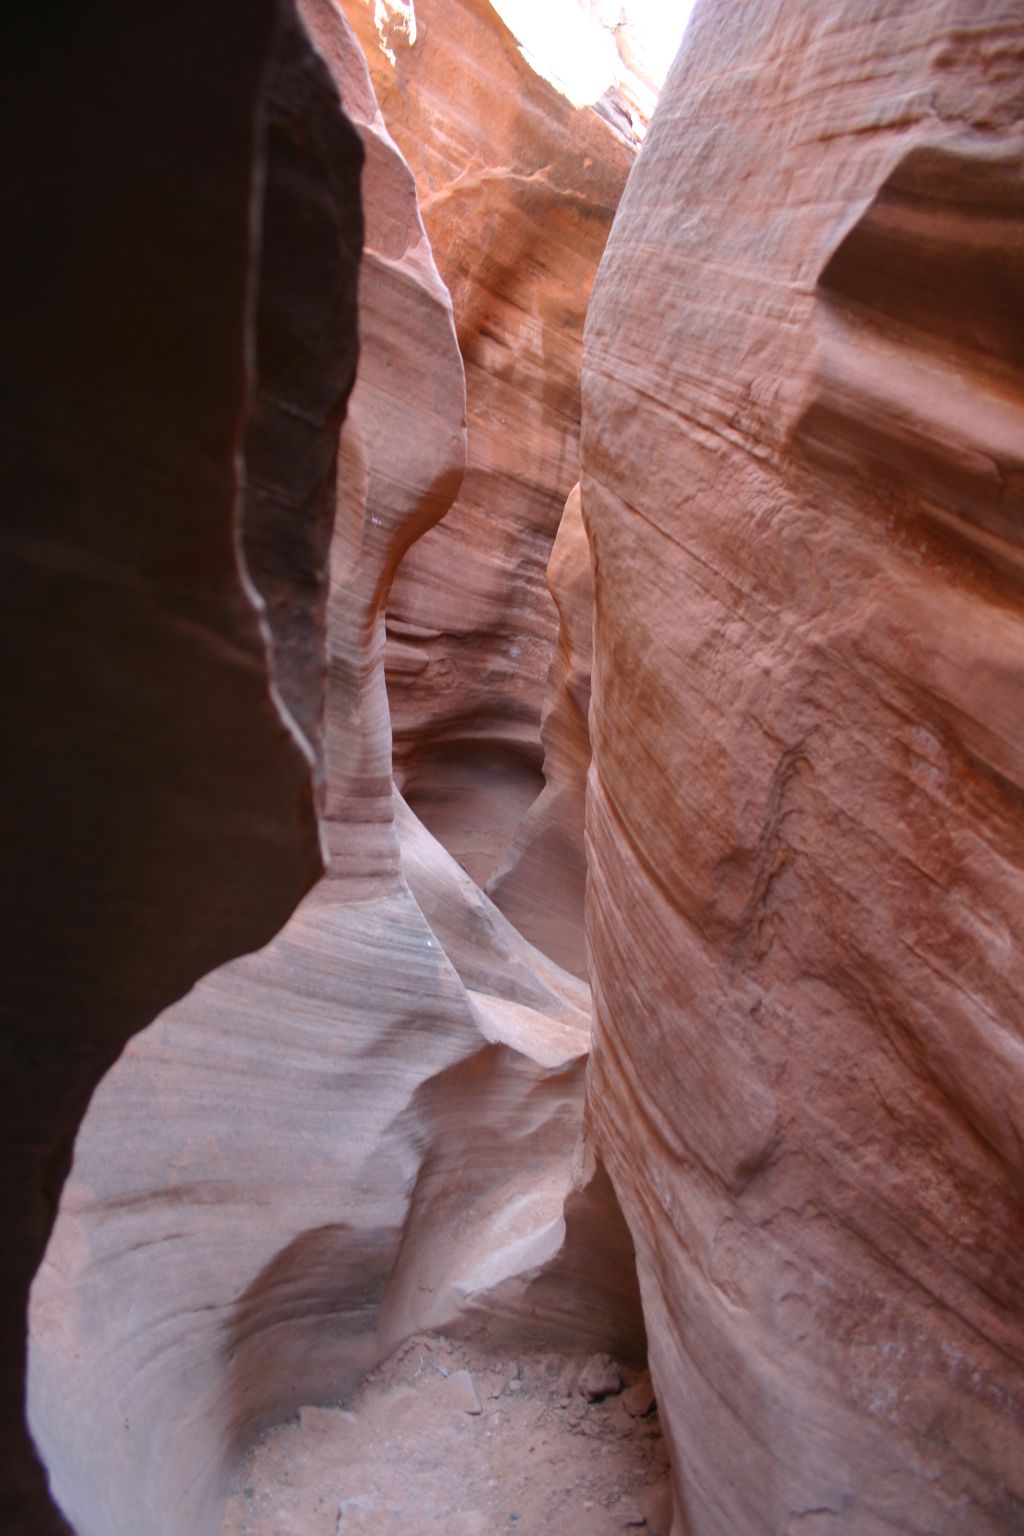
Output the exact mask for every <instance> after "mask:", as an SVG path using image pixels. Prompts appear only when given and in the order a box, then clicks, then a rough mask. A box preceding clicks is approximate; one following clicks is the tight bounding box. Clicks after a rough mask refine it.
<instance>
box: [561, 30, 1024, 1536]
mask: <svg viewBox="0 0 1024 1536" xmlns="http://www.w3.org/2000/svg"><path fill="white" fill-rule="evenodd" d="M1022 62H1024V18H1022V16H1021V12H1020V8H1019V7H1018V6H1015V5H1009V6H1008V5H1006V4H1003V3H998V0H971V3H969V4H968V3H965V0H958V3H953V4H950V5H944V6H935V5H930V4H927V5H926V4H917V3H912V4H906V5H877V6H871V7H865V6H863V5H860V4H855V3H838V4H834V5H829V6H818V5H815V4H811V3H806V0H778V3H774V4H770V5H764V4H762V3H760V0H758V3H744V0H729V3H724V0H723V3H716V0H705V3H703V4H699V5H698V9H697V12H696V14H695V17H694V19H693V21H692V23H691V28H690V32H689V34H688V37H687V40H686V42H685V43H684V47H683V50H682V53H681V54H680V57H679V58H678V60H677V61H676V65H675V67H674V69H673V71H672V73H671V75H670V77H669V81H668V84H667V85H666V88H665V91H664V93H663V95H662V98H661V101H660V103H659V106H658V109H657V111H656V113H655V116H654V120H653V122H652V125H651V129H650V131H649V134H648V137H647V139H646V142H645V146H644V149H643V151H642V154H641V156H640V159H639V161H638V164H637V167H636V169H635V171H634V174H633V176H632V177H631V179H630V182H629V185H628V187H627V190H626V194H625V197H624V199H623V202H622V205H621V207H620V210H619V214H618V217H617V220H616V224H615V227H614V230H613V232H612V236H611V238H610V241H609V244H608V248H607V251H606V254H605V257H604V261H603V263H602V266H601V269H600V273H599V276H598V279H597V283H596V285H595V290H594V298H593V303H592V306H591V310H590V315H589V318H588V325H587V335H586V344H585V372H584V430H583V478H582V487H583V506H584V513H585V516H586V520H587V526H588V530H589V533H590V537H591V541H592V545H593V548H594V556H595V569H596V596H595V601H596V627H595V665H594V681H593V686H594V703H593V709H592V732H593V748H594V766H593V769H592V773H591V790H590V800H589V808H588V842H589V853H590V888H589V906H588V932H589V942H590V949H591V956H592V969H591V977H592V981H593V985H594V994H595V1010H596V1026H595V1045H594V1057H593V1085H592V1087H593V1091H592V1095H591V1108H592V1113H593V1116H594V1121H595V1126H596V1130H597V1140H598V1146H599V1149H600V1151H601V1152H602V1154H603V1156H604V1157H605V1158H606V1160H607V1164H608V1168H609V1172H610V1174H611V1176H612V1180H613V1182H614V1184H615V1187H616V1190H617V1192H618V1194H619V1197H620V1199H621V1201H622V1204H623V1208H624V1211H625V1214H626V1217H627V1219H628V1221H629V1224H630V1227H631V1229H632V1231H633V1235H634V1238H635V1240H636V1244H637V1252H638V1265H639V1272H640V1281H641V1289H642V1293H643V1298H644V1310H645V1316H646V1321H647V1326H648V1333H649V1337H650V1340H651V1362H652V1368H653V1374H654V1380H655V1385H656V1388H657V1392H658V1399H659V1404H660V1407H661V1411H662V1415H663V1420H664V1422H665V1424H666V1425H667V1429H668V1433H669V1435H670V1439H671V1446H672V1455H673V1460H674V1464H675V1475H676V1517H675V1525H674V1532H675V1536H683V1533H684V1532H685V1533H686V1536H760V1533H763V1536H769V1533H771V1536H778V1533H780V1532H787V1533H793V1536H796V1533H800V1536H811V1533H824V1532H826V1531H828V1532H837V1533H838V1532H848V1533H850V1536H883V1533H884V1536H892V1533H895V1532H901V1533H903V1532H925V1531H927V1532H928V1533H929V1536H954V1533H955V1536H997V1533H998V1536H1008V1533H1010V1532H1014V1531H1018V1530H1020V1529H1021V1526H1022V1523H1024V1463H1022V1460H1021V1456H1020V1446H1021V1432H1022V1426H1024V1346H1022V1340H1024V1330H1022V1322H1024V1291H1022V1275H1024V1270H1022V1267H1021V1262H1020V1259H1021V1254H1022V1252H1024V1221H1022V1208H1021V1195H1022V1173H1024V1169H1022V1163H1021V1147H1022V1145H1024V1138H1022V1124H1021V1105H1022V1103H1024V1097H1022V1089H1024V1042H1022V1038H1021V1017H1022V1008H1021V1003H1022V995H1024V968H1022V958H1021V957H1022V954H1024V948H1022V943H1021V940H1022V929H1021V916H1022V912H1024V817H1022V812H1021V808H1022V805H1024V798H1022V789H1024V758H1022V750H1021V748H1022V735H1021V721H1022V719H1024V595H1022V594H1024V580H1022V577H1024V568H1022V558H1021V542H1022V541H1021V518H1020V502H1019V490H1020V486H1021V484H1022V483H1024V481H1022V478H1021V476H1022V463H1024V460H1022V454H1024V334H1022V329H1021V307H1020V294H1021V291H1022V286H1021V285H1022V277H1024V182H1022V171H1021V166H1022V150H1024V139H1022V104H1024V98H1022V87H1021V81H1022V78H1024V77H1022V71H1021V66H1022Z"/></svg>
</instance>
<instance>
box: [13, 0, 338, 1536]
mask: <svg viewBox="0 0 1024 1536" xmlns="http://www.w3.org/2000/svg"><path fill="white" fill-rule="evenodd" d="M8 24H9V25H10V26H11V28H12V32H11V35H10V36H9V37H8V39H7V46H5V58H6V59H7V60H8V61H9V63H10V64H11V68H10V69H9V71H8V75H9V78H8V80H7V83H6V88H5V106H6V107H7V108H8V109H9V111H10V121H9V123H8V128H7V132H6V133H5V135H4V148H5V151H6V152H7V153H8V154H9V155H11V157H12V163H11V165H10V168H9V174H8V175H7V177H6V178H5V188H6V194H5V210H6V216H7V220H8V230H9V233H10V237H9V238H8V239H7V240H6V241H5V256H6V258H7V259H8V260H9V261H10V263H11V270H10V272H9V274H8V276H7V277H6V280H5V284H4V292H5V294H6V296H7V298H6V303H7V317H6V323H5V330H4V337H5V349H6V360H7V370H8V377H9V378H10V379H11V381H12V385H13V398H12V399H10V400H8V401H6V402H5V415H4V420H5V429H6V430H5V466H4V479H3V506H4V531H3V561H2V577H0V580H2V582H3V595H2V600H0V625H2V627H3V634H4V643H5V655H6V657H7V665H6V667H5V684H6V692H5V753H4V767H3V773H4V787H3V793H2V795H0V805H2V807H3V813H4V818H5V819H4V828H3V847H4V894H5V902H4V910H3V914H2V918H0V922H2V931H3V935H4V989H3V990H4V1003H5V1026H4V1037H5V1055H4V1070H3V1074H2V1080H3V1094H4V1103H3V1111H2V1114H0V1127H2V1135H3V1156H2V1159H0V1162H2V1169H3V1184H4V1200H5V1216H4V1242H3V1258H2V1261H0V1273H2V1313H3V1345H2V1350H3V1353H2V1361H0V1373H2V1393H3V1397H2V1424H0V1431H2V1433H0V1457H2V1465H3V1487H4V1496H3V1504H4V1512H3V1525H4V1529H5V1530H6V1531H10V1532H11V1533H12V1536H14V1533H17V1536H22V1533H24V1536H40V1533H44V1532H48V1531H51V1530H53V1531H56V1530H58V1529H61V1530H62V1529H64V1526H63V1523H62V1522H61V1521H60V1520H59V1519H58V1517H57V1516H56V1514H55V1513H54V1512H53V1510H52V1509H51V1507H50V1505H49V1503H48V1500H47V1497H46V1493H45V1491H44V1481H43V1476H42V1473H41V1472H40V1470H39V1469H38V1466H37V1463H36V1461H35V1459H34V1456H33V1453H32V1451H31V1449H30V1447H29V1443H28V1439H27V1436H26V1433H25V1429H24V1424H23V1410H24V1357H25V1319H26V1308H27V1300H28V1290H29V1284H30V1281H31V1278H32V1274H33V1271H34V1270H35V1268H36V1266H37V1265H38V1263H39V1261H40V1258H41V1256H42V1252H43V1248H44V1246H45V1243H46V1238H47V1231H48V1228H49V1225H50V1222H51V1220H52V1214H53V1207H54V1204H55V1201H56V1196H57V1194H58V1193H59V1190H60V1185H61V1182H62V1180H63V1177H64V1172H65V1169H66V1165H67V1161H68V1158H69V1154H70V1146H71V1140H72V1137H73V1135H74V1131H75V1127H76V1124H77V1121H78V1120H79V1118H80V1117H81V1115H82V1113H83V1111H84V1109H85V1106H86V1103H87V1101H88V1096H89V1094H90V1092H91V1091H92V1089H93V1087H94V1086H95V1084H96V1083H97V1081H98V1080H99V1078H100V1077H101V1075H102V1074H103V1072H105V1071H106V1069H107V1068H108V1067H109V1066H110V1064H111V1063H112V1062H113V1061H114V1060H115V1058H116V1057H117V1055H118V1053H119V1052H120V1050H121V1048H122V1046H123V1045H124V1042H125V1040H126V1039H127V1038H128V1037H129V1036H130V1035H131V1034H132V1032H133V1031H135V1030H138V1029H140V1028H141V1027H142V1026H143V1025H145V1024H147V1023H148V1022H149V1021H150V1020H151V1019H152V1018H153V1017H154V1016H155V1015H156V1014H157V1013H158V1012H159V1011H160V1010H161V1009H162V1008H164V1007H166V1006H167V1005H168V1004H169V1003H170V1002H172V1001H173V1000H174V999H175V998H177V997H180V996H181V994H182V993H183V992H185V991H186V990H187V989H188V987H189V986H191V984H192V983H193V981H194V980H195V979H196V977H197V976H199V975H201V974H202V973H203V972H204V971H207V970H209V969H210V968H211V966H214V965H219V964H221V963H223V962H224V961H225V960H227V959H229V958H231V957H232V956H234V955H237V954H239V953H241V952H243V951H245V950H248V949H252V948H254V947H255V946H257V945H260V944H263V943H265V942H266V941H267V939H268V938H269V937H270V936H271V935H272V934H273V933H274V932H275V931H276V930H277V929H278V928H279V927H280V925H281V923H282V922H283V921H284V920H285V919H286V918H287V916H288V914H289V913H290V912H291V910H292V909H293V908H294V906H295V904H296V902H297V901H298V900H299V899H300V897H301V896H302V895H303V894H304V893H305V892H306V891H307V890H308V889H309V887H310V886H311V885H312V884H313V882H314V881H315V880H316V878H317V877H318V876H319V874H320V872H321V869H322V859H321V849H320V836H319V829H318V823H317V816H316V807H315V798H316V782H315V780H316V772H315V764H314V751H313V745H312V743H311V741H310V740H307V739H306V738H305V736H304V734H303V732H302V730H301V728H300V724H299V722H300V721H301V722H303V723H304V722H305V721H307V720H310V719H312V718H314V717H315V715H316V714H317V712H318V710H319V701H318V694H320V693H322V675H323V664H322V660H321V663H320V666H319V669H318V668H317V665H316V656H317V649H318V647H319V652H320V655H321V657H322V653H323V633H322V631H323V624H322V615H320V614H318V612H317V603H316V600H315V594H313V593H311V592H309V591H308V590H307V589H306V588H305V587H304V586H303V584H302V583H301V582H300V581H297V580H295V579H294V571H293V569H292V566H293V561H292V551H293V548H294V547H295V533H296V526H295V522H294V520H293V518H292V515H291V510H290V509H291V508H292V507H293V506H298V505H301V507H302V519H303V526H304V528H307V529H308V530H310V533H311V536H312V537H314V538H315V540H316V541H318V542H320V543H322V542H323V541H324V539H325V538H326V537H328V536H329V529H330V523H331V521H332V518H333V494H332V488H331V484H330V478H331V469H332V465H333V445H334V444H335V442H336V439H337V432H338V426H339V422H340V419H341V415H342V410H343V405H344V400H345V397H346V394H347V392H348V389H349V388H350V386H351V383H352V378H353V373H354V368H355V358H356V338H355V324H354V319H355V288H356V266H357V261H358V252H359V243H360V214H359V200H358V199H359V192H358V178H359V166H360V160H361V151H360V148H359V144H358V140H357V139H356V137H355V135H354V133H353V131H352V129H351V127H350V126H349V125H348V123H347V122H346V121H345V119H344V117H343V115H342V113H341V112H340V110H339V106H338V101H337V96H336V93H335V91H334V89H333V87H332V86H331V85H330V82H329V81H328V80H327V78H326V75H325V72H324V71H323V69H322V67H321V66H320V65H319V64H318V63H317V61H316V60H315V58H314V57H313V55H312V53H311V51H310V49H309V48H308V45H306V44H305V42H304V41H303V40H302V39H301V38H300V37H298V36H297V35H296V34H295V33H294V32H293V31H290V30H289V28H288V26H287V15H286V8H284V7H279V6H276V5H273V4H270V3H266V0H247V3H245V4H240V3H232V0H228V3H227V4H223V5H220V6H218V7H216V8H209V7H208V8H202V7H194V6H193V7H185V8H184V9H182V8H179V7H174V8H171V9H170V10H166V11H165V12H164V14H163V15H162V16H160V15H152V14H149V13H147V14H146V16H145V18H144V19H142V18H141V17H140V13H139V8H138V7H137V6H130V5H126V4H121V3H117V0H100V3H99V4H98V5H97V6H93V7H90V9H89V12H88V15H86V14H85V13H82V14H81V15H76V14H73V13H72V11H70V10H68V9H67V8H64V9H63V10H59V11H58V12H57V13H56V14H55V13H53V12H47V13H46V15H43V14H42V13H40V14H38V15H34V14H33V13H32V12H31V8H27V9H26V8H24V7H20V8H16V9H15V10H14V11H12V12H11V14H10V16H9V17H6V18H5V25H8ZM275 38H276V39H277V44H278V63H277V66H276V67H275V70H274V71H273V79H274V89H273V91H272V92H271V96H270V99H269V100H268V96H267V93H266V91H265V84H266V80H267V71H268V66H269V65H270V61H271V56H272V51H273V49H274V46H275ZM298 116H301V118H302V128H301V130H297V129H296V118H297V117H298ZM289 119H290V123H291V127H290V128H289V121H288V120H289ZM258 124H261V126H259V127H258ZM292 130H295V131H296V132H299V133H300V137H311V138H312V139H314V140H316V141H317V143H316V146H315V147H314V149H313V150H312V151H311V152H312V154H313V159H314V161H315V160H316V156H317V155H319V156H320V157H321V160H320V163H321V165H322V164H323V163H324V162H329V165H330V171H329V179H330V183H331V197H330V204H331V206H330V209H329V219H327V220H325V218H324V212H325V211H327V210H324V208H323V207H322V204H321V206H316V204H315V202H314V203H313V204H310V205H309V206H307V207H305V210H304V212H305V222H304V226H303V228H304V231H308V230H311V231H312V232H313V233H314V235H315V238H316V240H317V242H318V244H317V249H316V253H315V260H314V259H313V256H312V253H309V260H310V266H309V267H308V268H307V270H313V271H315V275H316V279H317V286H316V290H315V293H310V294H307V296H306V299H305V306H306V307H305V314H304V317H303V318H304V325H303V327H302V334H292V335H291V336H290V337H288V338H287V344H288V349H289V354H290V358H291V365H292V366H293V367H294V368H295V370H296V371H297V373H298V374H299V375H300V380H296V379H294V378H289V377H287V376H285V374H284V373H283V372H282V370H281V368H280V367H279V366H278V363H279V358H278V357H276V356H275V348H276V345H277V342H278V341H282V340H283V339H284V338H283V337H282V336H281V333H280V330H279V328H278V327H277V325H276V322H275V309H276V308H277V306H278V305H279V304H280V303H281V302H282V300H283V292H282V288H281V287H280V286H279V284H281V283H282V282H289V283H290V282H291V281H292V280H293V279H294V277H295V275H296V269H293V268H291V263H292V261H293V260H294V261H299V260H300V259H301V258H300V257H299V255H298V253H297V250H296V240H295V238H294V237H295V234H296V231H295V227H294V222H293V220H292V210H291V206H290V198H291V196H292V195H293V194H296V193H299V192H300V190H301V184H302V182H303V179H304V178H306V177H307V173H308V172H309V170H310V162H309V161H308V160H307V158H305V150H303V149H299V150H298V151H297V153H295V154H293V153H292V151H293V150H295V149H296V144H295V143H294V142H293V141H292V140H291V139H290V138H289V133H290V132H291V131H292ZM286 161H287V167H286V165H285V162H286ZM286 170H287V173H288V174H287V175H285V174H283V173H284V172H285V171H286ZM293 172H294V176H292V173H293ZM315 175H316V172H315V171H314V179H315ZM289 177H291V180H290V183H289V186H286V184H285V183H286V181H287V180H288V179H289ZM265 179H266V184H267V193H266V200H265V206H264V207H263V220H264V223H265V230H264V235H263V239H262V240H259V239H257V238H256V232H257V228H258V224H259V222H260V220H259V217H258V215H259V214H260V209H261V190H262V188H263V185H264V181H265ZM290 237H291V238H290ZM285 268H290V270H289V272H288V275H287V277H286V276H285V275H284V269H285ZM257 286H258V288H259V292H260V301H259V308H258V311H256V310H255V309H254V305H253V296H254V292H255V289H256V287H257ZM287 302H288V304H289V305H290V304H291V302H292V299H291V298H289V299H288V301H287ZM257 351H258V354H259V358H258V367H259V378H258V381H256V380H254V379H253V378H252V377H251V376H250V369H251V363H252V360H253V358H254V354H255V353H256V352H257ZM314 375H315V381H316V382H315V388H313V389H312V390H311V389H310V382H311V377H312V376H314ZM265 386H266V387H267V388H268V389H269V390H270V391H272V393H273V394H274V395H275V396H276V397H277V398H278V400H279V401H281V402H285V401H289V400H290V401H291V402H292V403H293V404H294V405H295V406H296V407H298V408H301V412H302V428H301V433H297V432H296V429H295V426H294V423H290V422H281V421H278V422H275V421H274V420H272V419H271V418H270V417H269V416H268V415H265V414H264V413H263V412H262V408H261V409H260V411H259V417H258V419H257V408H256V400H257V395H259V396H260V398H261V401H262V395H263V390H264V387H265ZM293 391H294V392H293ZM246 417H248V423H247V424H245V421H244V418H246ZM243 436H244V440H245V449H246V453H247V455H248V457H249V460H250V463H252V464H256V463H258V464H259V466H260V475H261V477H262V479H263V480H264V481H265V482H266V484H268V485H270V484H273V486H274V488H275V490H274V497H275V501H274V503H273V504H271V503H269V502H268V503H267V505H265V506H264V508H263V509H262V512H261V514H260V516H259V538H260V541H261V542H262V543H263V544H264V545H265V546H266V547H267V548H268V551H269V550H270V549H271V546H273V551H272V553H270V554H268V559H267V561H266V562H264V570H266V569H269V568H270V567H271V566H273V565H274V564H275V562H276V563H277V565H278V568H279V579H278V582H277V587H276V591H277V593H278V595H279V597H280V599H281V602H280V605H278V604H276V603H275V604H274V605H273V606H274V612H273V614H272V616H271V617H272V621H273V630H274V633H273V635H271V630H270V627H269V626H268V625H267V623H266V622H265V621H264V618H263V617H262V614H261V607H260V603H259V599H258V596H257V593H256V591H255V588H254V587H253V584H252V582H251V580H250V579H249V575H248V574H247V571H246V569H245V566H244V564H243V560H242V558H241V554H240V543H241V541H242V540H243V539H244V540H245V541H246V543H247V544H248V542H249V535H250V532H252V533H255V531H256V530H255V521H254V523H253V524H252V525H250V523H249V514H250V512H253V513H254V512H255V496H256V486H255V482H254V481H251V480H248V481H247V480H245V479H244V477H243V476H242V475H241V474H240V469H241V460H240V459H239V457H238V448H239V446H240V443H241V440H242V438H243ZM299 436H301V438H302V444H301V446H300V444H299ZM285 508H287V509H288V511H287V512H285ZM263 573H264V572H263V570H261V572H260V577H261V581H262V577H263ZM278 606H280V607H282V608H287V610H288V611H289V613H290V614H291V615H292V617H293V619H294V622H295V624H296V625H300V626H301V627H302V628H303V630H304V633H305V635H306V643H307V646H308V649H309V652H310V654H311V656H312V658H313V661H312V664H311V665H310V666H308V667H306V668H305V669H304V672H303V674H302V675H298V674H296V675H295V676H294V677H286V673H287V672H288V668H287V666H286V665H285V664H282V665H281V666H280V668H279V667H278V661H279V660H281V659H282V658H283V654H284V649H285V648H284V647H283V646H282V648H281V650H280V651H279V650H278V641H279V640H281V639H283V630H282V629H281V628H280V627H279V624H278V616H277V609H278ZM285 699H287V704H285V702H284V700H285ZM149 1130H150V1134H151V1136H152V1137H153V1140H154V1143H155V1144H156V1145H157V1146H159V1144H160V1133H159V1124H158V1123H157V1124H153V1123H151V1125H150V1127H149ZM122 1304H123V1302H122V1298H121V1297H120V1296H118V1295H116V1294H114V1295H108V1296H107V1297H106V1299H105V1301H104V1303H103V1305H104V1307H105V1308H106V1310H107V1311H108V1312H113V1313H116V1312H118V1311H119V1310H120V1308H121V1307H122ZM78 1318H79V1314H78V1310H77V1304H74V1305H73V1306H72V1310H71V1312H70V1314H69V1316H68V1318H67V1319H66V1320H65V1322H64V1324H63V1325H62V1330H63V1331H62V1333H61V1340H62V1343H66V1344H67V1346H68V1349H69V1354H68V1356H67V1357H66V1361H65V1363H68V1364H70V1363H71V1362H72V1360H73V1349H74V1347H75V1346H74V1339H75V1326H76V1322H77V1321H78ZM150 1344H151V1349H152V1351H153V1353H154V1354H156V1353H158V1351H159V1348H160V1343H159V1340H158V1338H156V1337H155V1336H154V1338H153V1339H151V1341H150ZM98 1385H99V1384H94V1386H93V1388H92V1389H91V1390H90V1391H88V1392H87V1393H86V1394H85V1395H84V1397H83V1400H82V1401H81V1402H80V1404H79V1413H80V1419H81V1422H80V1424H79V1426H78V1435H79V1443H80V1445H82V1446H84V1445H86V1444H88V1446H89V1448H90V1449H89V1452H88V1453H86V1452H85V1451H83V1458H84V1459H86V1460H87V1459H89V1458H90V1457H92V1458H93V1459H94V1461H95V1463H96V1464H95V1465H94V1467H93V1473H92V1475H94V1476H96V1477H97V1478H102V1476H103V1472H102V1459H103V1458H102V1453H101V1450H100V1443H101V1439H102V1434H100V1435H98V1434H97V1429H98V1425H97V1422H96V1420H95V1418H94V1412H93V1410H94V1407H95V1402H96V1392H97V1390H98ZM54 1390H55V1392H57V1393H58V1395H59V1392H60V1387H59V1385H58V1386H57V1387H55V1388H54ZM42 1406H43V1411H44V1413H45V1411H46V1409H45V1404H44V1405H42ZM101 1419H102V1415H101ZM121 1433H122V1434H123V1435H126V1436H127V1434H128V1429H127V1428H126V1427H124V1426H123V1427H122V1430H121ZM81 1529H82V1530H83V1531H99V1530H102V1529H103V1526H102V1524H101V1525H99V1526H97V1524H96V1523H95V1522H94V1521H93V1520H92V1519H91V1518H90V1519H89V1520H87V1521H86V1522H85V1523H84V1524H83V1525H82V1527H81ZM135 1529H136V1531H144V1530H147V1529H151V1527H148V1526H147V1524H146V1523H145V1522H143V1523H142V1524H140V1525H137V1526H136V1527H135Z"/></svg>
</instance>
